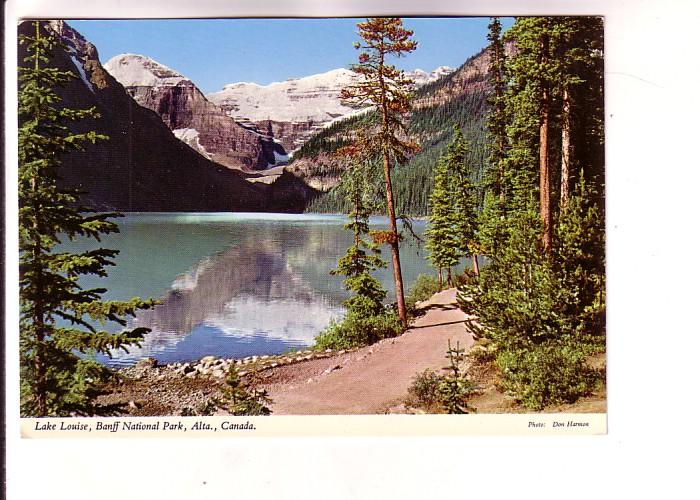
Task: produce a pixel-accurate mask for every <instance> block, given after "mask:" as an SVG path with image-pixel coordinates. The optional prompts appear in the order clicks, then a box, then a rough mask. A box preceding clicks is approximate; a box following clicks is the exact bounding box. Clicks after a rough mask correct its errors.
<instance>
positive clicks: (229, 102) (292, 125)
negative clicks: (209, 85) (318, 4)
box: [207, 66, 453, 151]
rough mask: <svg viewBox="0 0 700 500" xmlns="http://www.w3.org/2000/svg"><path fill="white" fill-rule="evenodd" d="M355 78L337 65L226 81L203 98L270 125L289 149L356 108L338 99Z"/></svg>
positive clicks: (427, 76)
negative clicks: (268, 78)
mask: <svg viewBox="0 0 700 500" xmlns="http://www.w3.org/2000/svg"><path fill="white" fill-rule="evenodd" d="M452 71H453V70H452V69H451V68H449V67H447V66H440V67H439V68H437V69H436V70H434V71H432V72H430V73H428V72H426V71H423V70H420V69H417V70H414V71H410V72H406V75H407V76H409V77H411V78H412V79H413V80H414V81H415V82H416V85H417V86H421V85H425V84H426V83H429V82H432V81H434V80H437V79H438V78H440V77H442V76H443V75H446V74H449V73H450V72H452ZM356 78H357V75H356V73H354V72H353V71H351V70H349V69H345V68H339V69H334V70H331V71H327V72H326V73H321V74H317V75H310V76H305V77H302V78H291V79H289V80H286V81H284V82H274V83H270V84H269V85H259V84H257V83H248V82H238V83H230V84H228V85H225V86H224V88H223V89H222V90H220V91H219V92H214V93H211V94H207V98H208V99H209V100H210V101H211V102H213V103H215V104H218V105H219V106H221V107H222V108H223V109H225V110H226V111H227V112H228V113H229V115H230V116H232V117H234V118H236V119H237V120H244V119H247V120H250V121H251V122H254V123H255V124H256V125H257V126H258V127H259V128H260V129H263V130H265V129H270V130H271V131H272V133H273V134H274V136H275V138H277V139H278V140H280V141H281V143H282V144H283V145H284V147H285V148H286V149H287V151H290V150H292V149H295V147H297V146H298V145H300V144H301V143H303V142H304V140H305V139H306V138H308V136H309V135H310V134H311V133H313V132H314V131H316V130H318V129H319V128H322V127H323V126H324V125H327V124H328V123H330V122H331V121H333V120H336V119H338V118H340V117H343V116H345V115H348V114H349V113H352V112H354V111H356V110H355V109H353V108H351V107H349V106H345V105H343V103H342V102H341V101H340V91H341V90H342V89H343V88H344V87H347V86H348V85H350V84H352V83H353V82H354V81H355V79H356Z"/></svg>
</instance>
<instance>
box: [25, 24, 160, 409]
mask: <svg viewBox="0 0 700 500" xmlns="http://www.w3.org/2000/svg"><path fill="white" fill-rule="evenodd" d="M34 28H35V31H34V34H33V35H31V36H21V37H20V42H19V43H20V44H21V46H22V47H23V48H24V50H25V53H26V57H24V58H23V65H22V67H20V68H19V186H18V195H19V205H20V206H19V250H20V370H21V377H20V380H21V413H22V415H25V416H40V417H43V416H66V415H74V414H77V415H85V414H87V415H89V414H95V413H99V412H101V411H104V408H101V407H99V406H98V405H97V404H96V403H95V400H94V398H95V397H96V395H97V394H98V393H99V390H100V384H101V383H102V382H104V381H105V380H106V379H107V377H109V375H110V372H109V371H108V370H106V369H105V368H103V367H102V366H101V365H99V364H97V363H96V362H95V361H93V360H91V359H90V358H89V355H90V354H94V353H105V354H109V352H110V350H112V349H124V350H126V348H127V347H128V346H130V345H132V344H136V343H138V341H139V340H141V339H142V338H143V335H144V334H145V333H146V332H147V331H148V330H147V329H144V328H137V329H134V330H131V331H122V332H121V333H117V334H110V333H108V332H106V331H101V330H98V329H97V328H96V327H95V326H94V325H95V323H99V322H101V323H104V322H107V321H113V322H117V323H119V324H121V325H125V320H124V319H123V317H124V316H125V315H133V314H134V312H135V311H136V310H137V309H142V308H146V307H149V306H150V305H151V304H152V302H151V301H142V300H139V299H138V298H134V299H132V300H130V301H126V302H118V301H101V300H100V296H101V294H102V293H103V292H105V290H104V289H83V288H82V287H81V286H80V284H79V283H78V281H79V278H80V277H81V276H83V275H86V274H94V275H98V276H105V275H106V271H105V267H106V266H108V265H111V264H112V259H113V258H114V257H115V255H116V254H117V252H116V251H114V250H107V249H104V248H98V249H95V250H89V251H86V252H82V253H69V252H62V251H60V250H59V249H57V248H56V246H57V245H58V244H60V242H61V238H68V239H73V238H76V237H79V236H82V237H90V238H95V239H96V240H98V241H99V239H100V235H103V234H108V233H113V232H117V231H118V228H117V225H116V224H115V223H114V222H112V221H110V220H109V219H111V218H112V217H115V216H117V215H118V214H113V213H108V214H97V213H92V212H91V211H90V210H89V209H87V208H85V207H82V206H80V205H79V204H78V198H79V195H80V193H79V192H77V191H76V190H73V189H67V188H62V187H60V184H59V183H60V166H61V157H63V156H64V155H65V154H67V153H69V152H70V151H71V150H75V149H79V148H81V146H82V145H83V144H86V143H95V142H96V141H98V140H101V139H105V137H103V136H99V135H97V134H96V133H95V132H92V131H91V132H87V133H80V134H76V133H72V132H71V130H70V128H69V126H68V125H67V123H70V122H72V121H76V120H80V119H83V118H88V117H95V116H96V113H95V110H94V109H87V110H76V109H67V108H62V107H61V105H60V101H61V99H60V97H59V96H58V95H57V94H56V92H55V90H54V89H55V88H56V87H57V86H60V85H61V84H63V83H65V82H67V81H68V80H69V79H70V78H75V75H73V74H72V73H70V72H65V71H60V70H58V69H56V68H54V67H51V65H50V57H51V54H52V51H53V50H54V49H56V48H57V47H60V45H59V42H58V40H56V39H55V38H54V37H53V36H51V35H49V34H48V33H47V32H46V31H45V30H44V28H43V27H42V26H41V25H40V23H39V22H35V23H34Z"/></svg>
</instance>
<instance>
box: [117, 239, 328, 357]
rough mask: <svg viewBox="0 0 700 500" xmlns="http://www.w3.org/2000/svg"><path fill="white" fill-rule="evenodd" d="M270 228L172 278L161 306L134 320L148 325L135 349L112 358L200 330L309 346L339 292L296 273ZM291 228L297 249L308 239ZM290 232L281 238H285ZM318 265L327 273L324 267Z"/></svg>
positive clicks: (167, 346)
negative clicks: (327, 290)
mask: <svg viewBox="0 0 700 500" xmlns="http://www.w3.org/2000/svg"><path fill="white" fill-rule="evenodd" d="M274 233H275V232H274V231H273V232H272V234H270V235H268V236H270V237H261V236H264V235H261V234H260V233H259V232H258V233H256V235H255V237H254V238H253V237H249V238H246V239H245V240H244V241H243V242H241V243H240V244H236V245H233V246H230V247H229V248H227V249H225V250H224V251H222V252H220V253H218V254H216V255H214V256H210V257H206V258H204V259H203V260H201V261H200V262H199V263H198V264H197V265H196V266H195V267H194V268H193V269H191V270H189V271H188V272H187V273H185V274H183V275H181V276H178V277H177V278H176V279H175V281H174V282H173V284H172V287H171V289H170V291H168V293H167V294H166V295H165V296H164V297H162V298H161V299H160V302H161V304H159V305H157V306H156V307H154V308H153V309H150V310H147V311H143V312H141V313H140V314H139V315H138V316H137V318H136V319H135V321H134V324H135V326H144V327H148V328H150V329H151V330H152V332H151V333H150V334H148V335H147V336H146V339H145V340H144V342H143V343H142V347H141V348H140V349H131V350H130V351H131V352H130V353H129V354H126V353H114V357H115V359H118V360H121V361H122V362H123V361H126V360H127V359H136V358H140V357H143V356H153V355H155V354H156V353H162V352H164V351H169V350H172V349H174V348H175V346H176V345H178V344H180V343H181V342H182V341H183V339H185V338H186V337H187V336H188V335H190V334H191V333H193V332H194V331H196V330H197V329H202V328H204V329H207V330H211V329H214V330H216V331H217V333H218V336H223V337H228V338H229V339H231V338H232V337H234V338H238V339H239V340H240V341H241V342H252V341H260V339H262V338H265V339H266V341H267V340H271V341H274V340H279V341H282V343H288V344H290V345H294V346H300V345H309V344H311V343H312V342H313V339H314V337H315V335H316V334H318V333H319V332H320V331H321V330H323V329H324V328H325V327H326V326H327V325H328V323H329V322H330V321H331V320H332V319H333V318H336V317H338V316H339V315H341V314H342V307H341V306H340V302H341V301H342V296H340V294H323V293H319V291H316V290H315V289H314V287H313V286H312V284H311V283H310V282H309V280H308V279H307V278H305V277H304V276H302V273H303V271H304V270H303V269H301V270H300V271H301V272H299V270H295V269H294V268H293V266H292V264H290V263H289V262H288V258H287V255H286V252H285V250H284V247H286V245H281V244H280V242H279V238H273V237H272V236H273V234H274ZM294 233H296V234H295V235H294V239H298V240H299V241H298V242H297V243H299V245H291V246H292V247H297V251H299V250H301V249H300V248H299V247H303V246H304V243H309V242H312V241H313V238H309V235H308V234H304V233H306V231H303V230H301V231H299V230H297V231H295V232H294ZM278 236H279V235H278ZM290 236H291V235H284V239H285V241H288V240H289V237H290ZM302 251H303V250H302ZM297 255H298V254H297ZM313 264H314V266H313V267H315V266H318V265H319V262H318V261H316V262H315V263H313ZM321 266H323V267H324V271H325V273H327V272H328V271H327V269H328V268H329V267H327V266H326V264H325V263H322V264H321ZM324 277H325V279H326V281H327V280H328V279H329V278H330V277H329V276H328V274H325V276H324ZM333 295H335V297H334V296H333ZM178 349H181V347H180V346H178Z"/></svg>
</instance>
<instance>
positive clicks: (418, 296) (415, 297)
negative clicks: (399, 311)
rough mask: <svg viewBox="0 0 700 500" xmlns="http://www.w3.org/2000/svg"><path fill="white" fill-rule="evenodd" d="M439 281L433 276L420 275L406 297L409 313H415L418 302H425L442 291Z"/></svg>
mask: <svg viewBox="0 0 700 500" xmlns="http://www.w3.org/2000/svg"><path fill="white" fill-rule="evenodd" d="M440 290H441V289H440V284H439V283H438V279H437V278H436V277H435V276H433V275H431V274H419V275H418V277H417V278H416V281H414V282H413V284H412V285H411V287H410V288H409V290H408V295H406V306H407V307H408V308H409V312H411V313H415V310H416V302H423V301H424V300H428V299H429V298H430V297H432V296H433V295H435V294H436V293H438V292H439V291H440Z"/></svg>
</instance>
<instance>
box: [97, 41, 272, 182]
mask: <svg viewBox="0 0 700 500" xmlns="http://www.w3.org/2000/svg"><path fill="white" fill-rule="evenodd" d="M105 69H106V70H107V71H108V72H109V73H110V74H111V75H112V76H113V77H114V78H115V79H116V80H117V81H118V82H119V83H121V84H122V85H123V86H124V88H125V89H126V90H127V92H128V93H129V95H131V97H133V98H134V100H135V101H136V102H137V103H139V104H140V105H141V106H143V107H145V108H148V109H150V110H152V111H154V112H156V113H157V114H158V115H159V116H160V117H161V119H162V120H163V122H164V123H165V124H166V125H167V126H168V128H170V130H172V131H173V134H174V135H175V137H177V138H178V139H180V140H181V141H183V142H185V143H186V144H188V145H189V146H190V147H191V148H193V149H194V150H196V151H197V152H199V153H200V154H202V155H204V156H205V157H207V158H208V159H210V160H212V161H214V162H216V163H219V164H221V165H224V166H226V167H229V168H237V169H241V170H244V171H252V170H264V169H266V168H268V167H270V166H272V165H275V164H276V163H277V160H278V158H280V157H282V156H284V155H286V152H285V151H284V148H283V147H282V146H281V145H279V144H276V143H275V142H274V141H273V139H272V137H270V136H268V135H265V134H263V133H261V132H260V131H259V130H258V129H257V128H256V127H252V126H250V125H248V126H246V124H242V123H239V122H237V121H236V120H234V119H233V118H231V117H230V116H228V115H227V114H226V113H225V112H224V110H222V109H221V108H220V107H218V106H217V105H215V104H213V103H211V102H209V101H208V100H207V99H206V98H205V97H204V95H203V94H202V93H201V92H200V90H199V89H198V88H197V86H196V85H195V84H194V83H193V82H192V81H190V80H188V79H187V78H185V77H184V76H182V75H181V74H179V73H177V72H176V71H174V70H172V69H170V68H168V67H166V66H164V65H162V64H160V63H158V62H156V61H154V60H152V59H150V58H148V57H145V56H141V55H134V54H122V55H119V56H116V57H113V58H112V59H110V60H109V61H108V62H107V63H106V64H105ZM275 153H277V155H275Z"/></svg>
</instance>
